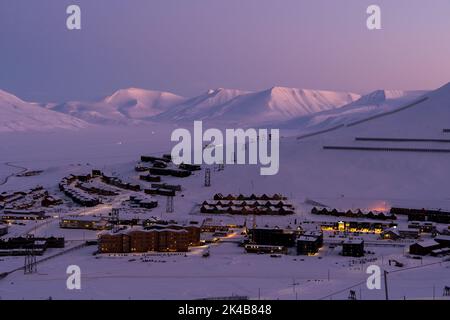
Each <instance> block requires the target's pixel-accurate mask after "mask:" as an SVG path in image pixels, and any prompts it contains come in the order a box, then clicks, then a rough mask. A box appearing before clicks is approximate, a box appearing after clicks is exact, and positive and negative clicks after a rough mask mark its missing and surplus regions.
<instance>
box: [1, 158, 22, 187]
mask: <svg viewBox="0 0 450 320" xmlns="http://www.w3.org/2000/svg"><path fill="white" fill-rule="evenodd" d="M4 164H5V165H6V166H8V167H12V168H16V169H20V170H19V171H18V172H15V173H11V174H10V175H9V176H6V177H5V178H4V179H3V181H0V186H3V185H5V184H7V183H8V181H9V179H10V178H12V177H14V176H16V175H18V174H21V173H24V172H27V171H28V169H27V168H24V167H21V166H18V165H15V164H12V163H11V162H5V163H4Z"/></svg>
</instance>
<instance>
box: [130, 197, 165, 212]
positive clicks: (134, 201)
mask: <svg viewBox="0 0 450 320" xmlns="http://www.w3.org/2000/svg"><path fill="white" fill-rule="evenodd" d="M128 204H129V206H130V207H132V208H143V209H153V208H156V207H157V206H158V201H155V200H153V199H152V198H149V197H146V196H144V195H131V196H130V199H129V200H128Z"/></svg>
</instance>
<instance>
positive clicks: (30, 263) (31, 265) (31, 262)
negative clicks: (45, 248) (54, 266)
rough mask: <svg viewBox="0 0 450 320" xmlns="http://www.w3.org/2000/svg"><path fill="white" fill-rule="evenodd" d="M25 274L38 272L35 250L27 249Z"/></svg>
mask: <svg viewBox="0 0 450 320" xmlns="http://www.w3.org/2000/svg"><path fill="white" fill-rule="evenodd" d="M23 270H24V274H32V273H36V272H37V263H36V256H35V255H34V250H33V249H29V250H27V251H26V255H25V265H24V269H23Z"/></svg>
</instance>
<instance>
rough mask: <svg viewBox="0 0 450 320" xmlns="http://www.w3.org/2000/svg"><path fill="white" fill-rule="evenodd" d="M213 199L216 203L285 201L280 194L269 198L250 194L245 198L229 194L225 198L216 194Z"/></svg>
mask: <svg viewBox="0 0 450 320" xmlns="http://www.w3.org/2000/svg"><path fill="white" fill-rule="evenodd" d="M213 199H214V200H216V201H218V200H228V201H232V200H241V201H244V200H253V201H256V200H263V201H269V200H270V201H282V200H287V198H286V197H284V196H283V195H281V194H274V195H272V196H269V195H266V194H263V195H260V196H258V195H255V194H251V195H250V196H246V195H243V194H239V195H232V194H229V195H227V196H224V195H223V194H221V193H216V194H215V195H214V197H213Z"/></svg>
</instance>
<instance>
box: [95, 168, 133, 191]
mask: <svg viewBox="0 0 450 320" xmlns="http://www.w3.org/2000/svg"><path fill="white" fill-rule="evenodd" d="M100 174H101V181H102V182H103V183H106V184H109V185H111V186H114V187H117V188H120V189H124V190H129V191H141V186H140V185H139V184H133V183H128V182H123V181H122V180H121V179H119V178H117V177H109V176H106V175H104V174H103V173H101V172H100Z"/></svg>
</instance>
